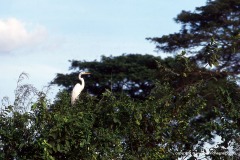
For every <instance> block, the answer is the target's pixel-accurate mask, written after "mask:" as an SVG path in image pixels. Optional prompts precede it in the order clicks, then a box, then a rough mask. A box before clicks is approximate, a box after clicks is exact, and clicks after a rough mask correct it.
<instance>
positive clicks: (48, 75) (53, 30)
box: [0, 0, 206, 102]
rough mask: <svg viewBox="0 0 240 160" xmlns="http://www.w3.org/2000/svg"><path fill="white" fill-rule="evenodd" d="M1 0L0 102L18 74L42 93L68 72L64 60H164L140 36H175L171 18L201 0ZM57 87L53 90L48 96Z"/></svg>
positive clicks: (202, 1)
mask: <svg viewBox="0 0 240 160" xmlns="http://www.w3.org/2000/svg"><path fill="white" fill-rule="evenodd" d="M0 2H1V5H0V60H1V63H0V74H1V78H0V99H2V98H3V97H4V96H9V97H10V101H11V102H13V98H14V96H13V95H14V89H15V88H16V85H17V84H16V83H17V79H18V76H19V75H20V73H22V72H26V73H28V74H29V79H28V80H26V81H25V82H26V83H31V84H33V85H34V86H35V87H37V88H38V89H39V90H41V89H42V88H43V87H44V86H46V85H48V83H49V82H50V81H51V80H52V79H53V78H54V77H55V76H56V73H69V71H68V68H69V67H70V63H69V62H68V60H72V59H75V60H88V61H90V60H95V59H96V60H99V59H100V57H101V55H106V56H109V55H113V56H116V55H121V54H123V53H141V54H145V53H148V54H153V55H159V56H164V55H163V54H161V53H156V52H155V51H154V50H155V45H154V44H153V43H150V42H149V41H147V40H145V38H146V37H160V36H162V35H164V34H169V33H173V32H177V31H178V30H179V29H180V24H176V23H175V22H174V20H173V18H175V17H176V15H177V14H178V13H180V12H181V11H182V10H187V11H189V10H191V11H194V9H195V7H198V6H203V5H205V3H206V0H184V1H179V0H168V1H167V0H148V1H147V0H105V1H93V0H87V1H86V0H69V1H65V0H7V1H5V0H0ZM57 89H58V87H57V86H55V87H53V91H52V92H53V93H52V94H53V95H54V93H56V90H57ZM54 90H55V91H54ZM53 95H52V96H53ZM50 96H51V95H50Z"/></svg>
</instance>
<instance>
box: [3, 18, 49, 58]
mask: <svg viewBox="0 0 240 160" xmlns="http://www.w3.org/2000/svg"><path fill="white" fill-rule="evenodd" d="M27 27H28V26H27V25H26V23H24V22H22V21H20V20H17V19H15V18H9V19H5V20H2V19H0V54H1V53H9V52H12V51H15V50H17V49H21V48H33V47H35V46H37V45H39V44H41V43H42V42H44V41H45V40H46V39H47V37H48V33H47V30H46V29H45V28H44V27H43V26H39V25H37V26H33V27H31V28H27Z"/></svg>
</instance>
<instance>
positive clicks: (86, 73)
mask: <svg viewBox="0 0 240 160" xmlns="http://www.w3.org/2000/svg"><path fill="white" fill-rule="evenodd" d="M82 74H91V73H90V72H83V73H82Z"/></svg>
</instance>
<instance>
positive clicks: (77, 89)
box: [71, 72, 91, 105]
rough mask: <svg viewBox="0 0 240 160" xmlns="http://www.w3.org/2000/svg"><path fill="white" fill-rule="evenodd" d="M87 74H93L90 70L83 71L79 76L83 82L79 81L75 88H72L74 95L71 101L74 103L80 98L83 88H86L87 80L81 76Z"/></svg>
mask: <svg viewBox="0 0 240 160" xmlns="http://www.w3.org/2000/svg"><path fill="white" fill-rule="evenodd" d="M85 74H91V73H89V72H81V73H80V74H79V76H78V78H79V80H80V81H81V84H80V83H77V84H76V85H75V86H74V88H73V90H72V97H71V103H72V105H73V104H74V103H75V101H76V100H77V99H78V96H79V95H80V93H81V92H82V90H83V89H84V86H85V82H84V79H83V78H82V77H81V76H82V75H85Z"/></svg>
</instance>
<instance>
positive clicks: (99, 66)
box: [52, 54, 162, 99]
mask: <svg viewBox="0 0 240 160" xmlns="http://www.w3.org/2000/svg"><path fill="white" fill-rule="evenodd" d="M157 61H159V62H160V61H162V60H161V58H160V57H154V56H152V55H140V54H127V55H121V56H116V57H112V56H111V57H105V56H102V58H101V60H100V61H99V62H98V61H92V62H86V61H76V60H73V61H71V67H70V70H73V72H72V73H70V74H60V73H58V74H57V76H56V78H55V79H54V80H53V82H52V84H57V85H60V86H63V87H65V88H66V89H67V90H68V91H71V90H72V88H73V86H74V85H75V84H76V83H77V82H79V80H78V74H79V72H80V71H85V70H87V71H89V72H91V73H92V74H91V75H90V78H86V79H87V83H86V91H87V92H88V93H90V94H93V95H97V96H99V95H101V94H102V93H103V92H104V91H105V90H106V89H109V90H111V91H112V92H113V93H118V94H122V93H124V94H127V95H129V96H130V97H132V98H136V99H145V98H146V97H147V96H148V95H149V94H150V91H151V89H152V88H153V86H154V83H153V82H154V80H155V79H156V76H155V75H156V74H155V73H156V70H157Z"/></svg>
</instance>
